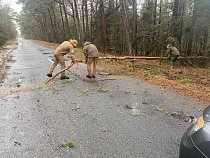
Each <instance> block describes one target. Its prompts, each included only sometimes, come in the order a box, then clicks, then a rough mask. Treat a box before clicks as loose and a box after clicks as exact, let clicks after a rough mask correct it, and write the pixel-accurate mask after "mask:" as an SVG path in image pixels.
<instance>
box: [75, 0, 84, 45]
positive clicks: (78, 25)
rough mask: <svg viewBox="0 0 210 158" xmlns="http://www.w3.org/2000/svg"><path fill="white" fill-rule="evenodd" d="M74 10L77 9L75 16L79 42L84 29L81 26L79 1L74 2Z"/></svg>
mask: <svg viewBox="0 0 210 158" xmlns="http://www.w3.org/2000/svg"><path fill="white" fill-rule="evenodd" d="M74 8H75V15H76V19H77V32H78V40H79V41H81V34H82V32H81V31H82V28H81V24H80V18H79V13H78V7H77V1H76V0H74Z"/></svg>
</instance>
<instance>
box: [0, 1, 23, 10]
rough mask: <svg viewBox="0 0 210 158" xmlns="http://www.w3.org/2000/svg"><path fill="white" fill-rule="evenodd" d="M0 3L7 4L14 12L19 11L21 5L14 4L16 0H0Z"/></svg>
mask: <svg viewBox="0 0 210 158" xmlns="http://www.w3.org/2000/svg"><path fill="white" fill-rule="evenodd" d="M0 1H1V4H3V5H4V4H7V5H8V6H9V7H10V8H12V9H14V10H15V11H16V12H18V13H20V11H21V8H22V6H21V5H20V4H16V2H17V1H18V0H0Z"/></svg>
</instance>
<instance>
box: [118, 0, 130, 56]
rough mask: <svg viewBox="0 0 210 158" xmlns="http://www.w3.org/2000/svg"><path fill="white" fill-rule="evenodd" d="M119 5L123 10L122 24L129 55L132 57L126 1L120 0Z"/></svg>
mask: <svg viewBox="0 0 210 158" xmlns="http://www.w3.org/2000/svg"><path fill="white" fill-rule="evenodd" d="M119 4H120V9H121V14H122V22H123V26H124V31H125V41H126V48H127V51H128V53H129V54H130V55H131V54H132V47H131V40H130V33H129V30H130V28H129V25H128V19H127V15H126V10H125V4H124V0H119Z"/></svg>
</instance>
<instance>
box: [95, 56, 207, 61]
mask: <svg viewBox="0 0 210 158" xmlns="http://www.w3.org/2000/svg"><path fill="white" fill-rule="evenodd" d="M168 58H169V57H146V56H124V57H99V59H113V60H126V59H145V60H158V59H159V60H167V59H168ZM178 59H208V57H203V56H199V57H193V56H192V57H181V56H180V57H179V58H178Z"/></svg>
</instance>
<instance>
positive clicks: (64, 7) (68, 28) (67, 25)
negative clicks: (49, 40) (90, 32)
mask: <svg viewBox="0 0 210 158" xmlns="http://www.w3.org/2000/svg"><path fill="white" fill-rule="evenodd" d="M62 5H63V11H64V15H65V20H66V27H67V33H68V34H70V33H71V32H70V27H69V20H68V14H67V11H66V6H65V2H64V0H62Z"/></svg>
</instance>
